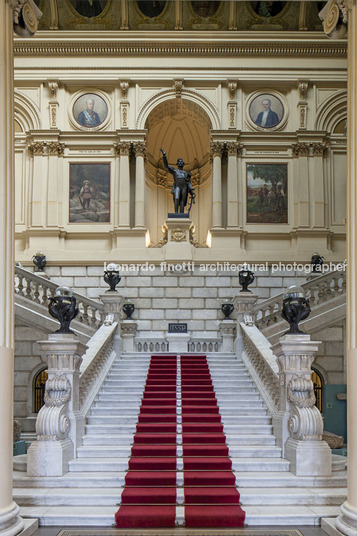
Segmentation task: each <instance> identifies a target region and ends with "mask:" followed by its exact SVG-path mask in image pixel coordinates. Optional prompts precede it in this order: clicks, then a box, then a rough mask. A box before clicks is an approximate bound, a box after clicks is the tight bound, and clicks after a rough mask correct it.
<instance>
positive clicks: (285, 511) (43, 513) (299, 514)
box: [20, 505, 340, 528]
mask: <svg viewBox="0 0 357 536" xmlns="http://www.w3.org/2000/svg"><path fill="white" fill-rule="evenodd" d="M117 509H118V507H117V506H82V505H81V506H42V507H36V508H33V507H31V506H22V507H21V509H20V515H21V516H23V517H27V518H38V519H39V524H40V526H43V527H45V526H53V525H56V526H63V527H68V526H87V527H88V526H93V527H95V526H97V527H98V526H102V527H108V528H109V527H111V526H112V525H113V521H114V515H115V512H116V511H117ZM245 511H246V525H248V527H249V526H254V525H257V526H258V525H259V526H263V525H266V526H270V525H281V526H283V525H284V526H289V525H312V526H313V525H319V524H320V520H321V518H326V517H336V516H337V515H338V514H339V512H340V509H339V507H338V506H319V505H316V506H290V505H289V506H280V505H279V506H276V507H275V508H272V507H271V506H266V507H264V506H259V507H256V506H247V507H246V508H245ZM183 524H184V507H183V506H179V507H177V508H176V525H178V526H183Z"/></svg>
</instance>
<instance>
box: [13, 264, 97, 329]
mask: <svg viewBox="0 0 357 536" xmlns="http://www.w3.org/2000/svg"><path fill="white" fill-rule="evenodd" d="M59 286H60V285H57V284H56V283H53V281H49V280H48V279H45V278H44V277H41V276H40V275H38V274H35V273H33V272H30V271H29V270H26V269H25V268H22V267H20V266H15V294H17V295H18V296H22V297H24V298H26V299H28V300H30V301H32V302H34V303H37V304H40V305H43V306H44V307H48V303H49V298H50V297H53V296H54V293H55V290H56V289H57V288H58V287H59ZM74 296H75V298H76V300H77V307H78V308H79V315H78V316H77V317H76V320H77V321H79V322H81V323H83V324H86V325H87V326H90V327H92V328H94V329H97V328H99V326H100V325H101V324H102V323H103V322H104V317H105V314H104V305H103V304H102V303H100V302H98V301H95V300H91V299H90V298H87V297H86V296H83V295H82V294H78V293H77V292H74Z"/></svg>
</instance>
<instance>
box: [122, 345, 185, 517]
mask: <svg viewBox="0 0 357 536" xmlns="http://www.w3.org/2000/svg"><path fill="white" fill-rule="evenodd" d="M176 378H177V357H176V356H172V355H171V356H165V355H153V356H152V357H151V361H150V365H149V372H148V376H147V380H146V385H145V391H144V395H143V399H142V404H141V407H140V413H139V419H138V424H137V426H136V434H135V435H134V444H133V447H132V449H131V458H130V460H129V471H128V472H127V474H126V477H125V488H124V491H123V493H122V496H121V506H120V508H119V510H118V512H117V513H116V514H115V521H116V524H117V527H120V528H129V527H132V528H135V527H137V528H139V527H140V528H141V527H147V528H149V527H174V526H175V516H176V420H177V418H176Z"/></svg>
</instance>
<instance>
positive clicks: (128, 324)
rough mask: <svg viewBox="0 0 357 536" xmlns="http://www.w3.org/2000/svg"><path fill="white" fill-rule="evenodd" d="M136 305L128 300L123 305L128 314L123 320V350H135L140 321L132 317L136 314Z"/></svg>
mask: <svg viewBox="0 0 357 536" xmlns="http://www.w3.org/2000/svg"><path fill="white" fill-rule="evenodd" d="M134 311H135V305H134V304H133V303H130V302H126V303H124V305H123V312H124V313H125V314H126V318H125V319H124V320H122V322H121V338H122V340H123V352H133V351H134V337H135V334H136V331H137V327H138V323H137V322H135V320H133V319H132V318H131V316H132V315H133V314H134Z"/></svg>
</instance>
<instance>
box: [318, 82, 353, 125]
mask: <svg viewBox="0 0 357 536" xmlns="http://www.w3.org/2000/svg"><path fill="white" fill-rule="evenodd" d="M346 118H347V91H346V90H340V91H336V93H334V94H333V95H330V97H328V98H327V99H326V100H325V101H324V102H322V103H321V105H320V106H319V108H318V109H317V113H316V121H315V129H316V130H320V131H325V132H330V133H331V132H335V129H336V127H337V125H338V124H339V123H341V121H344V120H345V119H346Z"/></svg>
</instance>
